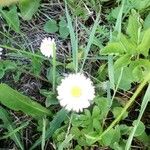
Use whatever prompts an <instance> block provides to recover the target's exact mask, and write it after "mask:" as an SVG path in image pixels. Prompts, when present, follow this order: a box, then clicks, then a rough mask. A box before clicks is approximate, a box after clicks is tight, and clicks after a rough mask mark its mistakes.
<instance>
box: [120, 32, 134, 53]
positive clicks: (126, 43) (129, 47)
mask: <svg viewBox="0 0 150 150" xmlns="http://www.w3.org/2000/svg"><path fill="white" fill-rule="evenodd" d="M119 41H120V43H121V44H122V46H123V47H124V50H125V52H126V53H127V54H128V55H130V54H132V55H135V54H136V53H137V51H136V47H137V46H136V44H135V43H134V42H133V41H132V40H131V39H129V37H127V36H126V35H124V34H120V37H119Z"/></svg>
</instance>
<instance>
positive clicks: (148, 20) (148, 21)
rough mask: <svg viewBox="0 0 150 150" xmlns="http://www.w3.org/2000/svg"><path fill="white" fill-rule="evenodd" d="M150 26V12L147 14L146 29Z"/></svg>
mask: <svg viewBox="0 0 150 150" xmlns="http://www.w3.org/2000/svg"><path fill="white" fill-rule="evenodd" d="M148 28H150V13H149V14H148V15H147V17H146V19H145V21H144V29H145V30H146V29H148Z"/></svg>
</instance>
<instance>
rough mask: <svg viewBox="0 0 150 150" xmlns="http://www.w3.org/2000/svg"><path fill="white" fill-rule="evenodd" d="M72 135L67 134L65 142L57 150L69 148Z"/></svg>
mask: <svg viewBox="0 0 150 150" xmlns="http://www.w3.org/2000/svg"><path fill="white" fill-rule="evenodd" d="M73 137H74V136H73V135H72V134H69V135H68V136H67V137H66V138H65V140H64V141H63V142H62V143H61V144H60V145H59V147H58V150H64V149H65V148H67V147H68V146H69V142H70V141H71V140H72V139H73Z"/></svg>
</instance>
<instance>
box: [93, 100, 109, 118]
mask: <svg viewBox="0 0 150 150" xmlns="http://www.w3.org/2000/svg"><path fill="white" fill-rule="evenodd" d="M95 103H96V104H97V105H98V107H99V110H100V116H99V119H105V117H106V115H107V114H108V111H109V107H110V100H109V99H107V98H104V97H99V98H97V99H96V100H95Z"/></svg>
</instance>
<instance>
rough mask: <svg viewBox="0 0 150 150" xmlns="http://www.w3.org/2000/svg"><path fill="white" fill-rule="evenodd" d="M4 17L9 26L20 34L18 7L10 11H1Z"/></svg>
mask: <svg viewBox="0 0 150 150" xmlns="http://www.w3.org/2000/svg"><path fill="white" fill-rule="evenodd" d="M0 12H1V13H2V16H3V17H4V19H5V20H6V22H7V24H8V26H10V27H11V28H12V29H13V30H14V31H15V32H18V33H19V32H20V21H19V17H18V13H17V7H16V6H14V7H11V9H10V10H9V11H6V10H5V11H4V10H2V9H0Z"/></svg>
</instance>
